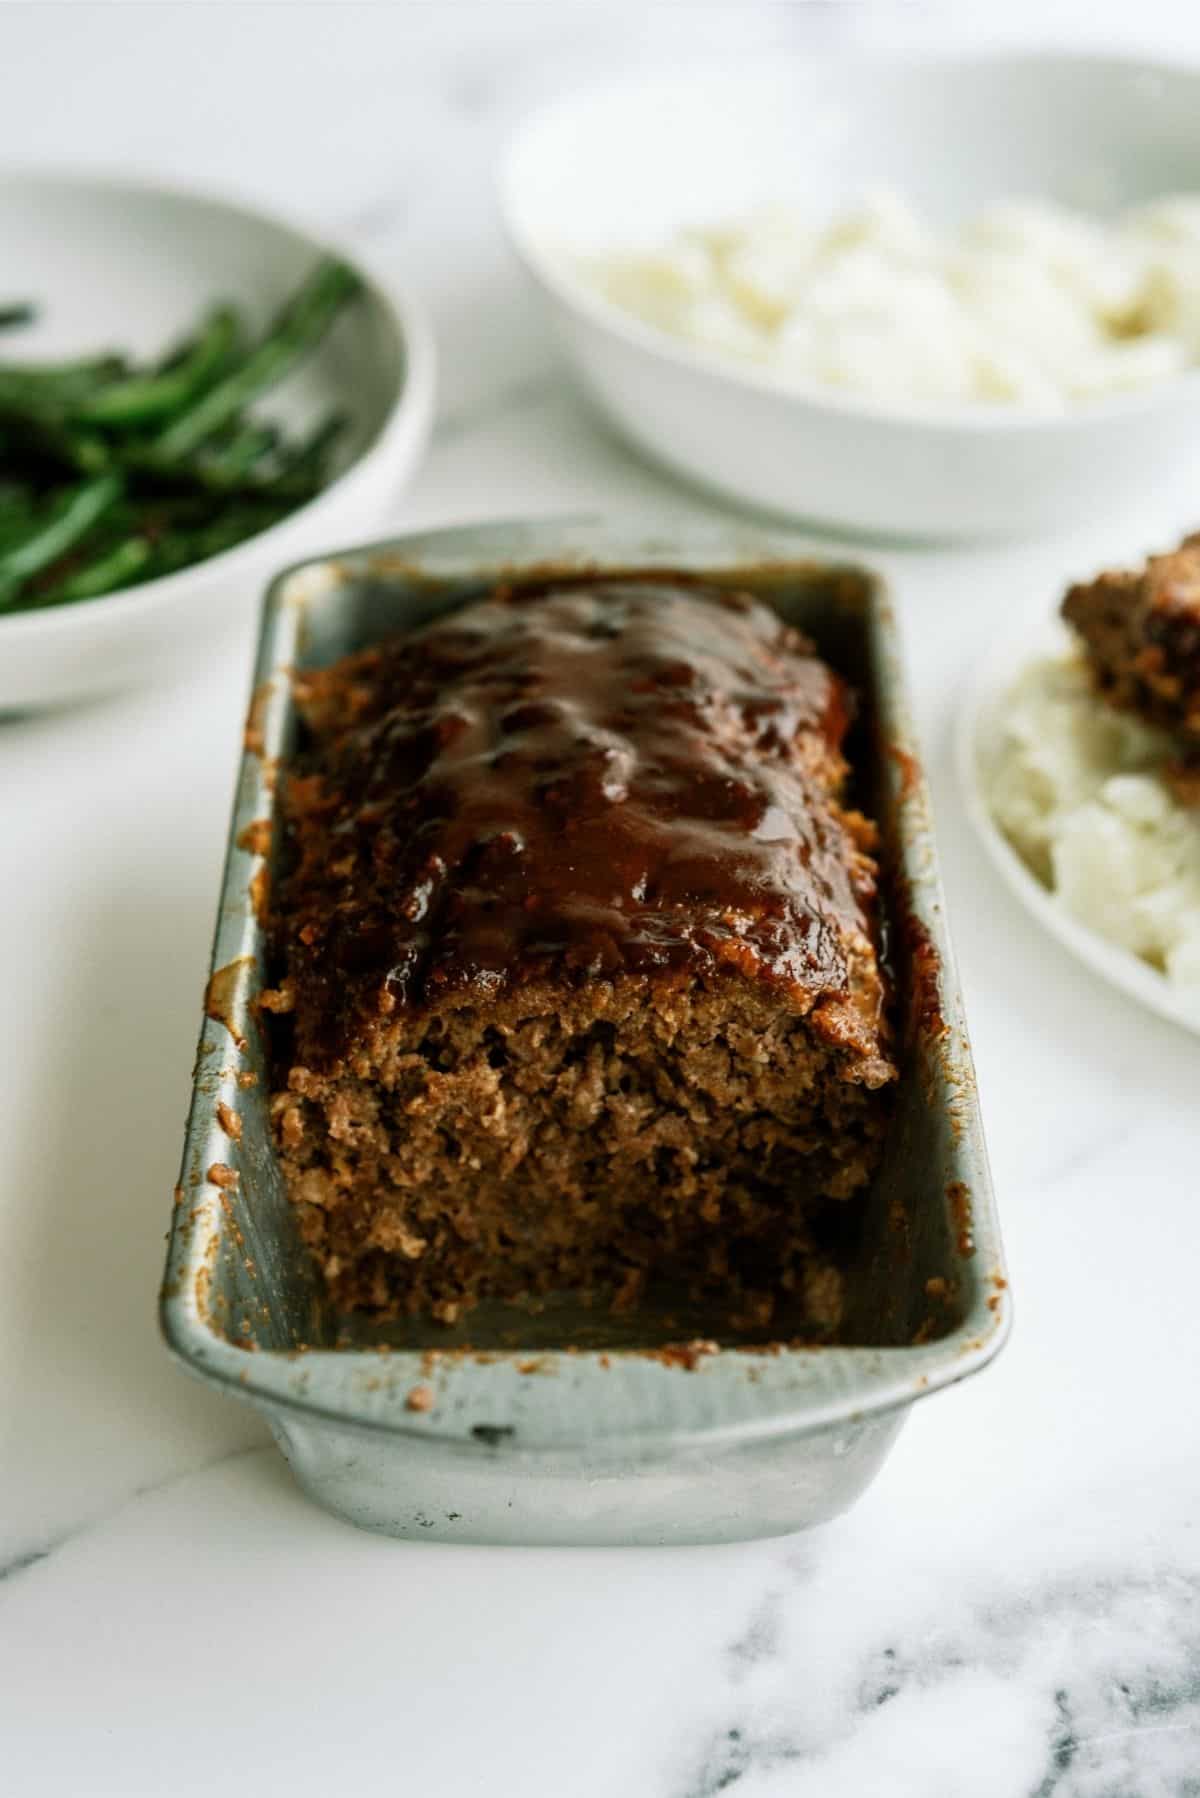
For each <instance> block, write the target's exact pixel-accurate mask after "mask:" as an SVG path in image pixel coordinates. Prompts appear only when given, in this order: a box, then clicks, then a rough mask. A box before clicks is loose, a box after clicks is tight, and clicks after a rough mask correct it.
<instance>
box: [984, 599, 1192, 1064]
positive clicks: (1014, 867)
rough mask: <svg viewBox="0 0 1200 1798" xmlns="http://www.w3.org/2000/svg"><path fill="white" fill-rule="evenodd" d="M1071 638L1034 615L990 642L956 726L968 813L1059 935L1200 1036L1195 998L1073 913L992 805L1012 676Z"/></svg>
mask: <svg viewBox="0 0 1200 1798" xmlns="http://www.w3.org/2000/svg"><path fill="white" fill-rule="evenodd" d="M1067 642H1068V639H1067V633H1066V632H1065V631H1063V630H1062V629H1061V627H1059V628H1055V621H1054V619H1053V618H1052V617H1050V616H1048V615H1047V616H1045V617H1042V618H1040V619H1038V620H1037V621H1030V627H1029V628H1028V629H1023V630H1021V631H1020V632H1019V633H1018V634H1017V635H1016V636H1015V637H1014V636H1011V635H1010V636H1009V637H1008V639H1007V640H1006V641H1005V642H1004V643H1003V644H1001V645H999V646H993V648H992V651H991V652H990V653H989V656H988V658H987V660H986V662H985V663H984V665H983V667H982V668H981V669H980V671H979V674H978V675H977V677H976V679H975V680H974V681H973V682H972V684H971V685H970V686H969V687H968V689H967V693H966V696H965V699H964V702H963V705H962V708H961V711H960V713H959V716H958V720H957V724H956V727H955V760H956V767H957V773H958V780H959V786H960V788H961V791H962V796H963V804H964V806H965V808H966V812H967V816H968V818H969V819H970V822H971V826H972V828H973V829H974V831H975V834H976V836H977V837H978V839H979V841H980V843H981V844H982V845H983V847H984V849H985V850H986V851H987V854H988V857H989V859H990V861H991V864H992V866H993V867H994V868H995V870H996V872H997V873H998V874H999V875H1000V877H1001V879H1003V880H1004V881H1006V882H1007V884H1008V886H1009V888H1010V889H1011V891H1012V892H1013V893H1015V895H1016V897H1017V898H1018V899H1019V900H1020V902H1021V904H1022V905H1024V906H1025V907H1027V909H1028V910H1029V912H1030V913H1031V914H1032V916H1033V917H1035V918H1036V919H1037V921H1038V923H1039V924H1041V925H1042V927H1043V928H1044V929H1045V930H1048V931H1049V932H1050V934H1051V936H1053V937H1054V938H1055V940H1056V941H1058V942H1060V943H1061V944H1062V945H1063V946H1064V948H1066V949H1067V950H1068V951H1069V952H1070V954H1072V955H1075V956H1078V958H1079V960H1080V961H1081V962H1082V963H1083V964H1084V966H1085V967H1088V968H1091V969H1092V971H1093V972H1094V973H1096V974H1099V975H1100V976H1101V978H1102V979H1104V980H1110V981H1111V982H1112V984H1113V985H1114V986H1115V987H1118V988H1119V989H1120V991H1121V992H1123V993H1128V994H1129V996H1130V997H1131V998H1133V999H1136V1000H1137V1002H1138V1003H1139V1004H1140V1005H1145V1006H1147V1007H1149V1009H1150V1010H1151V1011H1154V1012H1157V1013H1159V1015H1160V1016H1162V1017H1164V1018H1168V1019H1170V1020H1171V1022H1172V1023H1175V1024H1179V1025H1181V1026H1182V1027H1183V1028H1184V1029H1186V1030H1190V1031H1192V1032H1193V1033H1195V1034H1196V1035H1200V1011H1198V1009H1197V1005H1196V1001H1195V999H1194V997H1192V996H1191V995H1190V994H1185V993H1183V992H1181V991H1180V990H1179V989H1178V988H1177V987H1175V986H1172V985H1171V983H1170V982H1169V981H1168V980H1167V978H1166V976H1165V975H1164V974H1161V973H1159V972H1158V970H1157V969H1156V968H1152V967H1149V966H1148V965H1147V964H1146V963H1145V962H1144V961H1142V960H1141V959H1140V958H1139V957H1138V956H1136V955H1135V954H1134V953H1133V952H1132V950H1130V949H1125V948H1122V947H1121V945H1120V944H1119V943H1113V942H1109V941H1108V940H1107V939H1106V938H1104V937H1102V936H1101V935H1099V933H1098V932H1097V931H1095V930H1091V929H1089V928H1088V927H1087V925H1085V924H1083V923H1081V922H1080V921H1079V920H1078V919H1077V918H1074V917H1073V916H1072V915H1071V913H1070V912H1069V911H1067V910H1066V908H1065V906H1064V905H1063V904H1062V903H1061V901H1059V900H1058V899H1056V898H1055V896H1054V894H1053V893H1051V892H1050V891H1049V890H1048V888H1046V887H1044V886H1043V885H1042V883H1041V881H1040V880H1039V879H1038V878H1037V876H1036V875H1035V874H1034V873H1033V872H1032V871H1031V869H1030V868H1029V867H1027V866H1026V864H1025V862H1024V861H1023V860H1022V858H1021V857H1020V856H1019V855H1018V853H1017V851H1016V850H1015V849H1014V848H1013V846H1012V844H1011V843H1010V842H1009V840H1008V838H1007V837H1006V836H1005V835H1004V833H1003V831H1002V830H1001V829H1000V828H999V826H998V825H997V824H996V822H995V820H994V819H993V817H992V815H991V812H990V810H989V808H988V804H987V800H986V798H985V791H986V780H985V775H984V770H986V768H987V767H988V766H989V760H990V758H992V757H994V754H995V745H996V743H997V733H998V729H999V726H1000V722H1001V718H1002V710H1003V706H1004V702H1005V699H1006V697H1007V695H1008V694H1009V693H1010V692H1011V690H1012V686H1013V682H1014V681H1015V680H1016V679H1017V677H1018V675H1019V674H1020V672H1021V669H1022V668H1023V667H1025V666H1026V665H1027V664H1029V663H1030V662H1034V661H1038V660H1040V659H1041V658H1042V657H1043V656H1055V655H1060V654H1061V653H1062V651H1063V649H1064V647H1065V646H1066V645H1067Z"/></svg>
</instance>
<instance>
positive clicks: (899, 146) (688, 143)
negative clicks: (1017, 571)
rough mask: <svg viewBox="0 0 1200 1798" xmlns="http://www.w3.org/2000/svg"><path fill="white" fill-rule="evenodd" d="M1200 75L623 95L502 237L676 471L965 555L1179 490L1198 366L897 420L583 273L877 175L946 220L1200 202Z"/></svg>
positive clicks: (511, 179) (874, 74)
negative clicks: (1046, 401) (736, 358)
mask: <svg viewBox="0 0 1200 1798" xmlns="http://www.w3.org/2000/svg"><path fill="white" fill-rule="evenodd" d="M1198 169H1200V72H1195V71H1191V70H1187V69H1177V68H1169V67H1156V66H1154V65H1151V64H1145V63H1137V62H1128V61H1118V60H1106V59H1101V58H1089V57H1072V56H1002V57H995V58H988V59H984V60H958V59H956V60H953V61H951V60H946V61H941V60H937V59H929V58H896V59H880V60H866V59H853V60H851V59H843V60H837V61H822V60H820V59H816V58H805V59H803V60H800V59H789V58H787V57H774V58H772V60H771V61H770V63H769V64H762V63H752V64H750V65H743V64H734V65H733V66H732V67H728V68H720V69H699V70H696V69H693V70H690V71H688V70H685V71H682V72H677V73H673V74H670V75H664V76H661V77H657V78H653V79H646V78H643V77H638V78H634V79H626V80H622V81H619V82H617V83H615V84H613V85H609V86H607V87H604V88H602V89H600V90H598V91H595V92H592V93H588V94H585V95H582V96H574V97H572V98H569V99H567V100H564V101H559V102H557V103H555V104H553V105H551V106H550V107H548V108H547V109H545V110H544V111H542V112H540V113H538V114H537V115H535V116H534V117H533V118H532V119H531V120H529V121H528V122H527V123H526V125H525V126H524V127H523V128H522V129H521V131H520V132H519V133H518V135H517V137H516V139H515V141H514V143H513V144H512V146H511V148H510V151H509V154H508V157H507V159H506V162H505V165H504V169H503V174H502V178H501V204H502V208H503V211H504V215H505V219H506V222H507V225H508V229H509V233H510V235H511V237H512V241H513V243H514V245H515V247H516V249H517V252H518V254H519V255H520V256H521V257H522V259H523V260H524V262H525V264H526V266H527V268H528V269H529V271H530V272H531V274H532V276H533V278H534V281H535V282H536V283H537V285H538V286H539V287H540V288H541V290H542V292H543V295H544V296H545V299H546V301H547V303H548V305H549V308H550V313H551V317H552V319H553V321H554V323H555V325H556V327H557V329H558V332H559V334H560V336H561V338H562V341H563V343H564V345H565V347H566V351H567V354H568V356H569V357H570V358H571V360H572V361H573V363H574V364H575V367H576V370H577V372H578V374H579V376H580V378H581V379H582V381H583V382H584V384H585V385H586V387H587V388H588V389H589V390H590V391H591V393H592V395H593V396H594V398H595V399H596V401H597V402H598V404H599V405H600V406H601V407H602V408H603V410H604V411H605V412H606V413H607V414H608V415H609V417H610V418H611V419H612V420H613V421H614V423H616V424H617V425H618V427H619V428H620V429H621V430H623V431H624V432H625V433H626V434H627V435H628V436H630V437H631V438H633V439H634V440H635V441H636V442H637V443H638V444H640V445H641V446H642V447H643V448H645V449H647V450H649V451H650V452H651V453H652V454H654V455H656V456H658V457H659V458H660V459H661V460H662V461H664V462H666V463H668V464H670V465H671V466H672V467H674V468H676V469H679V470H681V471H683V472H684V473H687V474H690V475H692V476H694V477H696V478H698V479H700V480H702V481H704V482H705V483H708V484H710V485H712V486H715V487H718V488H720V489H722V490H724V491H726V492H728V493H732V494H734V495H736V496H737V497H739V498H741V499H745V500H749V501H751V502H752V503H754V504H755V505H759V506H765V507H768V508H770V509H772V510H774V511H780V512H785V513H788V514H790V515H794V516H800V517H803V518H808V519H813V520H818V521H820V520H824V521H827V522H831V523H834V524H838V525H842V526H851V527H855V528H865V529H868V530H879V531H888V532H892V533H898V534H904V535H910V536H912V535H934V536H942V537H965V536H976V535H985V534H988V533H992V534H995V533H1002V534H1011V533H1014V532H1018V531H1022V530H1027V529H1033V528H1040V527H1046V526H1057V525H1061V524H1062V523H1064V522H1065V521H1066V520H1068V519H1069V518H1072V517H1085V516H1088V515H1094V514H1095V513H1096V512H1099V511H1103V509H1104V508H1105V507H1107V506H1111V505H1117V504H1127V503H1128V501H1129V498H1130V496H1131V495H1132V494H1134V493H1135V492H1137V491H1138V490H1139V489H1147V490H1151V489H1156V488H1157V489H1158V490H1159V491H1160V492H1161V490H1162V486H1163V482H1164V480H1165V479H1166V478H1167V477H1169V476H1174V479H1175V480H1176V482H1180V481H1181V480H1182V479H1184V478H1185V477H1186V473H1187V468H1188V463H1189V461H1191V462H1192V463H1193V465H1194V463H1195V460H1196V458H1197V456H1198V455H1200V374H1195V373H1189V374H1187V375H1183V376H1179V377H1176V378H1175V379H1172V380H1168V381H1164V382H1162V383H1161V384H1160V385H1158V386H1156V387H1153V388H1147V389H1145V390H1143V391H1142V392H1140V393H1136V394H1129V395H1122V396H1120V397H1119V398H1116V399H1112V400H1108V401H1104V402H1101V403H1098V404H1096V405H1094V406H1092V407H1089V408H1088V410H1087V411H1086V412H1079V413H1075V414H1072V415H1068V416H1064V417H1060V418H1033V417H1029V416H1022V415H1021V414H1020V413H1016V412H1014V413H1008V414H1003V415H1001V414H991V413H987V412H986V411H984V410H982V409H981V410H979V411H976V412H974V413H971V414H966V413H963V414H960V415H958V416H954V415H953V414H942V415H938V414H929V415H927V416H917V415H909V414H905V413H896V412H890V413H889V412H886V411H882V410H880V409H878V408H873V407H872V406H871V404H870V403H868V402H866V401H864V400H859V399H855V398H853V397H848V398H840V397H839V396H838V395H837V394H836V393H834V392H833V391H832V390H828V389H824V388H820V387H818V386H816V385H810V386H807V387H804V386H801V385H799V384H794V385H791V386H789V387H787V388H783V387H780V386H779V385H778V384H777V383H776V381H775V380H774V379H773V378H772V376H771V375H770V373H768V372H766V371H763V370H760V369H756V368H754V367H753V366H749V365H748V366H745V367H743V366H742V365H740V364H738V363H733V362H730V361H727V360H725V359H723V358H721V357H720V356H718V355H717V354H715V353H713V352H706V351H705V350H703V349H695V348H692V347H690V346H688V345H685V344H683V343H680V342H677V341H676V340H675V339H673V338H671V337H669V336H667V335H666V334H665V333H663V332H659V331H655V330H654V329H652V328H651V327H650V326H648V325H645V324H642V323H641V322H640V321H639V320H637V319H636V318H633V317H632V316H631V315H629V314H627V313H625V312H623V311H622V310H621V309H620V308H618V307H617V306H616V305H614V304H613V303H611V302H610V301H609V300H607V299H606V298H604V297H603V296H602V295H600V294H599V293H597V292H596V291H595V290H594V289H593V288H592V287H591V286H590V285H589V283H588V282H587V281H586V279H585V278H584V277H583V276H582V275H581V274H580V272H579V268H578V260H579V258H580V257H582V256H590V255H596V254H600V253H604V252H608V251H613V250H617V251H620V250H628V249H631V248H632V249H637V248H641V247H646V246H649V245H652V244H654V243H656V242H661V241H662V240H663V238H665V237H668V236H670V235H672V234H673V233H674V232H675V231H676V230H677V229H678V228H679V227H681V226H683V225H688V224H697V223H712V222H713V221H714V219H720V218H721V217H722V216H738V215H744V214H746V213H749V212H752V211H754V210H755V209H756V208H758V207H760V206H764V205H770V204H772V203H779V202H784V203H787V202H789V201H790V202H791V203H792V204H797V203H798V204H800V205H803V206H811V207H812V208H813V209H814V210H817V211H825V210H827V209H828V208H829V207H831V206H836V205H837V204H839V203H841V202H844V201H845V200H847V199H850V198H852V197H853V196H854V195H855V194H857V193H859V192H861V190H862V188H863V187H864V186H865V185H872V184H878V183H879V182H881V181H886V182H887V183H888V184H890V185H892V186H894V187H896V188H898V189H899V190H900V191H901V192H902V193H905V194H907V195H908V196H909V197H910V198H911V199H912V201H913V202H914V204H915V205H916V206H917V207H918V208H919V209H920V210H921V211H922V212H924V213H926V214H928V215H929V216H931V217H932V218H934V219H936V220H943V221H947V222H948V221H949V220H951V219H953V218H955V217H959V216H962V215H964V214H969V213H970V212H971V211H972V210H974V209H975V208H977V207H979V206H981V205H984V204H986V203H988V202H990V201H992V200H995V199H998V198H1001V197H1005V196H1012V195H1020V194H1024V195H1035V196H1045V197H1050V198H1053V199H1057V200H1059V201H1061V202H1063V203H1065V204H1068V205H1071V206H1075V207H1078V208H1082V209H1084V210H1087V211H1094V212H1097V213H1103V212H1105V211H1108V210H1110V209H1113V208H1120V207H1124V206H1126V205H1131V204H1134V203H1136V202H1138V201H1141V200H1146V199H1149V198H1152V197H1154V196H1156V195H1160V194H1162V193H1164V192H1169V191H1171V190H1173V189H1174V190H1179V189H1181V188H1191V189H1194V188H1196V187H1197V185H1198V184H1200V182H1198V177H1197V170H1198Z"/></svg>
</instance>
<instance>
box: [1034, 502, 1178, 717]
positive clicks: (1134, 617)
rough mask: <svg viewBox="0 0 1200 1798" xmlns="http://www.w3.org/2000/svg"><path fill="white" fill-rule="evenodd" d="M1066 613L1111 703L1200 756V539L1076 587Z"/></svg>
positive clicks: (1065, 616) (1065, 601)
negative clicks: (1174, 737) (1168, 733)
mask: <svg viewBox="0 0 1200 1798" xmlns="http://www.w3.org/2000/svg"><path fill="white" fill-rule="evenodd" d="M1062 610H1063V617H1064V618H1065V619H1066V620H1067V622H1068V624H1070V625H1071V626H1072V627H1073V628H1074V630H1075V631H1076V632H1077V633H1078V635H1079V637H1080V639H1081V640H1082V643H1083V646H1084V649H1085V651H1086V653H1087V656H1088V660H1089V662H1090V664H1091V667H1092V670H1093V672H1094V675H1095V678H1096V684H1097V687H1098V688H1099V690H1100V692H1101V693H1102V694H1103V695H1104V697H1105V698H1106V699H1108V700H1109V701H1110V702H1111V703H1112V704H1113V705H1116V706H1120V707H1122V708H1124V709H1126V710H1130V711H1135V712H1138V713H1140V714H1141V716H1142V717H1143V718H1145V719H1147V720H1148V721H1149V722H1150V723H1151V724H1156V725H1159V726H1161V727H1162V728H1164V729H1166V730H1170V731H1174V732H1175V733H1176V734H1177V735H1178V736H1180V737H1181V739H1182V740H1183V742H1184V745H1185V746H1188V747H1190V746H1194V747H1195V748H1196V749H1197V750H1200V536H1194V537H1186V538H1185V539H1184V541H1183V542H1182V543H1181V544H1180V546H1179V548H1178V549H1176V550H1173V551H1172V552H1171V553H1170V554H1169V555H1165V556H1151V557H1150V559H1149V560H1148V561H1147V562H1146V564H1145V566H1144V567H1143V568H1141V569H1138V570H1129V571H1126V570H1111V571H1109V572H1107V573H1104V574H1101V575H1099V576H1098V577H1097V578H1096V580H1094V581H1089V582H1086V583H1082V584H1080V585H1079V586H1075V587H1072V588H1071V589H1070V590H1069V592H1068V593H1067V596H1066V598H1065V599H1064V601H1063V608H1062Z"/></svg>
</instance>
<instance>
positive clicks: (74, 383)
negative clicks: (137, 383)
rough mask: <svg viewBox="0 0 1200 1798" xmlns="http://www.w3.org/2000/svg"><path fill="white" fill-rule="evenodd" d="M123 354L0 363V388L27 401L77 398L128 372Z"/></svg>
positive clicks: (65, 400)
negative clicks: (77, 358) (68, 360)
mask: <svg viewBox="0 0 1200 1798" xmlns="http://www.w3.org/2000/svg"><path fill="white" fill-rule="evenodd" d="M128 369H129V363H128V362H127V361H126V359H125V357H124V356H115V355H106V356H85V357H81V358H80V359H79V360H78V361H76V362H0V391H2V392H4V393H6V394H11V395H12V396H13V398H14V399H18V400H19V399H22V398H24V399H27V400H28V401H30V403H36V402H41V403H44V404H48V403H50V402H54V401H57V402H60V403H66V402H67V401H71V400H78V399H80V398H82V397H83V395H84V394H88V393H91V392H93V391H94V390H95V389H96V388H97V387H101V386H103V385H104V384H105V383H107V382H110V381H115V380H117V379H118V377H120V376H123V375H125V374H126V373H127V372H128Z"/></svg>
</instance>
